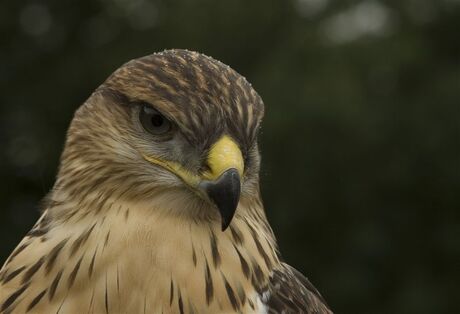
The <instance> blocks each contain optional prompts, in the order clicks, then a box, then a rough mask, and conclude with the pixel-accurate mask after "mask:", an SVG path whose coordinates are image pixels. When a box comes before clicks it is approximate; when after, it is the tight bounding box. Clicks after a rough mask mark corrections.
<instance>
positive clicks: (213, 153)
mask: <svg viewBox="0 0 460 314" xmlns="http://www.w3.org/2000/svg"><path fill="white" fill-rule="evenodd" d="M143 157H144V159H145V160H147V161H148V162H150V163H152V164H156V165H159V166H161V167H163V168H165V169H167V170H169V171H171V172H172V173H174V174H175V175H177V176H178V177H179V178H181V179H182V180H183V181H184V182H185V183H187V184H188V185H190V186H192V187H197V186H198V184H199V183H200V182H201V180H202V179H205V180H211V181H213V180H217V179H218V178H219V177H220V175H221V174H222V173H224V172H225V171H226V170H228V169H230V168H234V169H236V170H237V171H238V173H239V174H240V176H243V169H244V161H243V155H242V153H241V150H240V148H239V147H238V145H237V144H236V143H235V141H234V140H233V139H232V138H230V137H229V136H228V135H224V136H222V137H221V138H220V139H219V140H218V141H217V142H216V143H214V145H213V146H212V147H211V149H210V151H209V155H208V160H207V161H208V165H209V168H210V170H211V171H207V172H205V173H204V174H203V175H202V176H203V177H202V178H201V177H200V176H197V175H195V174H193V173H191V172H190V171H188V170H186V169H184V168H183V167H182V166H181V165H180V164H178V163H176V162H173V161H165V160H161V159H159V158H157V157H153V156H146V155H143Z"/></svg>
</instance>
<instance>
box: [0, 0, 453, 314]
mask: <svg viewBox="0 0 460 314" xmlns="http://www.w3.org/2000/svg"><path fill="white" fill-rule="evenodd" d="M165 48H188V49H191V50H197V51H200V52H204V53H206V54H208V55H211V56H213V57H215V58H217V59H219V60H221V61H223V62H225V63H227V64H229V65H231V66H232V67H233V68H234V69H236V70H237V71H239V72H240V73H242V74H243V75H244V76H246V77H247V78H248V80H249V81H251V82H252V83H253V86H254V87H255V88H256V90H257V91H258V92H259V93H260V94H261V96H262V97H263V99H264V101H265V104H266V117H265V122H264V127H263V129H262V133H261V139H260V142H261V148H262V151H263V168H262V175H261V177H262V189H263V195H264V200H265V204H266V208H267V214H268V216H269V219H270V222H271V223H272V226H273V228H274V230H275V232H276V234H277V237H278V240H279V243H280V247H281V251H282V253H283V255H284V257H285V259H286V260H288V261H289V262H290V263H291V264H293V265H294V266H296V267H297V268H298V269H300V270H301V271H302V272H304V273H305V274H307V275H308V276H309V278H310V279H311V280H312V281H313V282H314V283H315V285H316V286H317V287H318V289H319V290H320V291H321V292H322V293H323V295H325V296H326V298H327V300H328V302H329V303H330V305H331V307H332V308H333V309H334V310H335V311H336V312H337V313H362V314H365V313H382V314H384V313H385V314H386V313H417V314H423V313H460V300H459V295H460V288H459V285H460V283H459V282H460V214H459V210H460V206H459V205H460V200H459V199H460V197H459V192H460V149H459V146H460V123H459V120H460V1H459V0H400V1H383V0H381V1H378V0H362V1H332V0H290V1H287V0H282V1H275V0H253V1H246V0H228V1H215V0H196V1H191V0H188V1H187V0H183V1H178V0H168V1H167V0H162V1H160V0H159V1H150V0H98V1H97V0H96V1H95V0H79V1H67V0H50V1H40V0H25V1H13V0H4V1H2V2H0V91H1V92H0V139H1V150H0V176H1V180H0V203H1V206H0V260H1V261H3V260H4V259H5V258H6V257H7V255H8V254H9V253H10V252H11V250H12V249H13V248H14V246H15V245H16V244H17V243H18V242H19V240H20V239H21V238H22V236H23V235H24V234H25V233H26V232H27V231H28V230H29V228H30V227H31V226H32V225H33V223H34V222H35V220H36V219H37V218H38V216H39V213H38V210H37V204H38V202H39V200H40V199H41V198H42V197H43V196H44V195H45V193H46V192H47V191H48V190H49V189H50V187H51V186H52V184H53V182H54V176H55V174H56V169H57V166H58V158H59V154H60V152H61V149H62V146H63V142H64V139H65V131H66V128H67V126H68V124H69V122H70V120H71V118H72V114H73V112H74V110H75V109H76V108H77V107H78V106H79V105H80V104H81V103H82V102H84V101H85V99H86V98H87V97H88V96H89V95H90V93H91V92H92V91H93V90H94V88H95V87H97V86H98V85H99V84H100V83H101V82H102V81H103V80H104V79H105V78H106V77H107V76H108V75H109V74H110V73H111V72H112V71H113V70H115V69H116V68H117V67H118V66H120V65H121V64H122V63H124V62H126V61H127V60H130V59H132V58H136V57H139V56H143V55H146V54H150V53H152V52H155V51H161V50H163V49H165Z"/></svg>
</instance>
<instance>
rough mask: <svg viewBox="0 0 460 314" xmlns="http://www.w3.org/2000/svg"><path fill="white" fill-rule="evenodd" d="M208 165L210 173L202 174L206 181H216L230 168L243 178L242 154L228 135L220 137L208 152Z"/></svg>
mask: <svg viewBox="0 0 460 314" xmlns="http://www.w3.org/2000/svg"><path fill="white" fill-rule="evenodd" d="M208 165H209V168H210V169H211V172H207V173H205V174H204V177H205V178H206V179H208V180H217V178H219V176H220V175H221V174H222V173H224V172H225V171H226V170H228V169H230V168H235V169H236V170H237V171H238V173H239V174H240V176H241V177H242V176H243V170H244V161H243V154H242V153H241V150H240V148H239V147H238V145H237V144H236V143H235V141H234V140H233V139H232V138H231V137H229V136H228V135H224V136H222V137H221V138H220V139H219V140H218V141H217V142H216V143H215V144H214V145H213V146H212V147H211V150H210V151H209V155H208Z"/></svg>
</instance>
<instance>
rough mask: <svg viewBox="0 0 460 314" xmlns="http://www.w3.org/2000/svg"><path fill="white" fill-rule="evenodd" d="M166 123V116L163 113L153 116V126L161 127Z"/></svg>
mask: <svg viewBox="0 0 460 314" xmlns="http://www.w3.org/2000/svg"><path fill="white" fill-rule="evenodd" d="M163 123H164V118H163V116H162V115H159V114H155V115H153V116H152V124H153V126H155V127H160V126H162V125H163Z"/></svg>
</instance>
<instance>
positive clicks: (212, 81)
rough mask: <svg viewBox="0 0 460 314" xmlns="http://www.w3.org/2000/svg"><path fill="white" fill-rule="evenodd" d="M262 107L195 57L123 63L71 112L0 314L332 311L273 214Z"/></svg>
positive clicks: (10, 262)
mask: <svg viewBox="0 0 460 314" xmlns="http://www.w3.org/2000/svg"><path fill="white" fill-rule="evenodd" d="M263 112H264V105H263V102H262V100H261V98H260V96H259V95H258V94H257V93H256V92H255V91H254V89H253V88H252V87H251V85H250V84H249V83H248V82H247V81H246V79H245V78H244V77H242V76H241V75H240V74H238V73H237V72H235V71H234V70H232V69H231V68H230V67H228V66H227V65H224V64H223V63H221V62H219V61H216V60H214V59H212V58H210V57H207V56H205V55H203V54H200V53H196V52H190V51H187V50H166V51H164V52H161V53H156V54H152V55H148V56H146V57H142V58H139V59H135V60H132V61H130V62H128V63H126V64H124V65H123V66H121V67H120V68H119V69H118V70H116V71H115V72H114V73H113V74H112V75H111V76H110V77H109V78H108V79H107V80H106V81H105V82H104V83H103V84H102V85H101V86H100V87H98V88H97V89H96V90H95V92H94V93H93V94H92V95H91V96H90V97H89V99H88V100H87V101H86V102H85V103H84V104H83V105H82V106H81V107H80V108H79V109H78V110H77V111H76V113H75V115H74V118H73V120H72V123H71V125H70V128H69V130H68V133H67V139H66V144H65V147H64V151H63V153H62V157H61V160H60V167H59V171H58V175H57V179H56V182H55V184H54V186H53V188H52V190H51V191H50V193H49V194H48V196H47V197H46V198H45V200H44V202H43V205H42V206H43V208H42V210H43V212H42V215H41V218H40V219H39V220H38V222H37V223H36V225H35V226H34V227H33V228H32V230H31V231H30V232H29V233H28V234H27V235H26V236H25V237H24V239H23V240H22V241H21V242H20V243H19V245H18V246H17V248H16V249H15V250H14V251H13V252H12V254H11V255H10V257H9V258H8V259H7V260H6V262H5V264H4V265H3V268H2V269H1V272H0V313H2V314H3V313H98V314H99V313H213V314H214V313H332V312H331V310H330V309H329V307H328V306H327V305H326V303H325V301H324V299H323V298H322V296H321V295H320V293H319V292H318V291H317V290H316V289H315V288H314V286H313V285H312V284H311V283H310V282H309V281H308V280H307V278H305V277H304V276H303V275H302V274H301V273H300V272H298V271H297V270H295V269H294V268H293V267H291V266H289V265H287V264H285V263H284V262H283V261H282V260H281V259H280V256H279V253H278V249H277V244H276V240H275V237H274V235H273V232H272V229H271V227H270V225H269V224H268V222H267V219H266V216H265V213H264V207H263V205H262V200H261V197H260V192H259V166H260V154H259V151H258V147H257V133H258V129H259V127H260V123H261V120H262V116H263ZM299 249H300V248H299Z"/></svg>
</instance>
